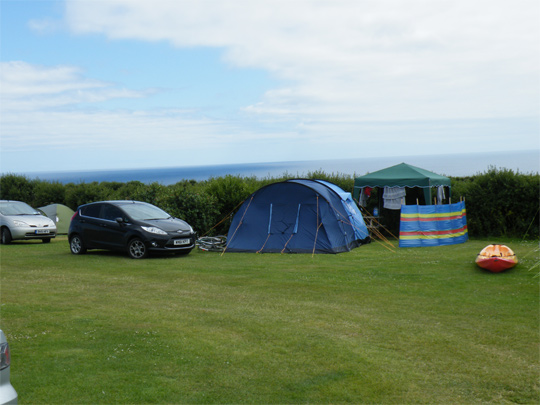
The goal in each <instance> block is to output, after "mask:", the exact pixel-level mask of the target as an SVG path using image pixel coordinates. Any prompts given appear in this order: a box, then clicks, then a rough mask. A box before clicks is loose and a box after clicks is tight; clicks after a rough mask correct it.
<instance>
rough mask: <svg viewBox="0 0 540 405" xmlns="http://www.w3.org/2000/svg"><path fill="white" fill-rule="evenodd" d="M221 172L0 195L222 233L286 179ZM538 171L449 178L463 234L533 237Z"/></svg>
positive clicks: (12, 185)
mask: <svg viewBox="0 0 540 405" xmlns="http://www.w3.org/2000/svg"><path fill="white" fill-rule="evenodd" d="M292 177H293V176H289V175H287V174H285V175H284V176H282V177H280V178H263V179H258V178H255V177H238V176H230V175H228V176H224V177H217V178H211V179H209V180H205V181H199V182H197V181H194V180H190V181H182V182H179V183H176V184H174V185H170V186H164V185H162V184H159V183H157V182H155V183H151V184H143V183H141V182H138V181H130V182H127V183H121V182H100V183H98V182H92V183H79V184H74V183H69V184H65V185H64V184H61V183H58V182H49V181H43V180H39V179H28V178H27V177H25V176H19V175H14V174H6V175H2V176H1V177H0V199H11V200H19V201H25V202H27V203H28V204H30V205H32V206H33V207H41V206H44V205H48V204H51V203H62V204H65V205H67V206H68V207H70V208H72V209H76V208H77V207H78V206H79V205H81V204H85V203H89V202H93V201H101V200H119V199H133V200H139V201H146V202H149V203H152V204H155V205H158V206H159V207H161V208H163V209H165V210H166V211H167V212H169V213H170V214H171V215H174V216H177V217H180V218H183V219H185V220H186V221H188V222H189V223H190V224H191V225H192V226H193V227H194V228H195V229H196V230H197V231H198V232H199V234H201V235H202V234H206V233H209V234H224V233H226V232H227V229H228V226H229V223H230V217H231V214H232V213H234V212H235V210H236V209H237V208H238V207H239V205H240V204H241V203H242V202H243V201H244V200H245V199H246V198H247V197H248V196H249V195H251V193H253V192H255V191H256V190H258V189H259V188H261V187H262V186H265V185H267V184H270V183H274V182H277V181H282V180H285V179H287V178H292ZM307 177H308V178H312V179H315V178H317V179H323V180H327V181H330V182H332V183H334V184H337V185H338V186H340V187H341V188H342V189H344V190H348V191H352V189H353V185H354V178H353V177H352V176H345V175H341V174H333V173H332V174H326V173H324V172H322V171H317V172H313V173H308V176H307ZM539 187H540V176H539V175H538V174H521V173H515V172H513V171H512V170H507V169H497V168H490V169H489V170H488V171H487V172H485V173H481V174H477V175H475V176H470V177H456V178H452V200H453V201H458V200H459V198H460V197H463V198H465V200H466V207H467V222H468V226H469V234H470V235H471V236H479V237H499V236H503V237H518V238H533V239H537V238H538V237H539V229H540V220H539V212H538V210H539V206H540V196H539V190H540V188H539Z"/></svg>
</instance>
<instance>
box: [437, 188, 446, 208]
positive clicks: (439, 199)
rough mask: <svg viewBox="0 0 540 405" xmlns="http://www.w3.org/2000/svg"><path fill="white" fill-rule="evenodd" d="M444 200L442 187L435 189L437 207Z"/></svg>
mask: <svg viewBox="0 0 540 405" xmlns="http://www.w3.org/2000/svg"><path fill="white" fill-rule="evenodd" d="M445 198H446V197H445V195H444V186H439V187H437V205H439V204H442V203H443V200H444V199H445Z"/></svg>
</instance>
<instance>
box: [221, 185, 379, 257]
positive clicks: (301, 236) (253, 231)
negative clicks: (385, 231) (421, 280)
mask: <svg viewBox="0 0 540 405" xmlns="http://www.w3.org/2000/svg"><path fill="white" fill-rule="evenodd" d="M369 241H370V238H369V233H368V230H367V228H366V225H365V223H364V220H363V218H362V214H361V213H360V211H359V209H358V207H357V206H356V204H355V203H354V201H353V199H352V196H351V194H350V193H346V192H345V191H343V190H342V189H341V188H339V187H338V186H336V185H334V184H332V183H328V182H326V181H321V180H304V179H293V180H286V181H283V182H279V183H273V184H270V185H267V186H265V187H262V188H261V189H259V190H257V191H256V192H255V193H253V194H252V195H251V196H250V197H249V198H248V199H246V201H244V203H243V204H242V206H241V207H240V209H239V210H238V212H237V213H236V214H235V216H234V218H233V221H232V224H231V226H230V228H229V233H228V235H227V247H226V249H225V250H226V251H227V252H260V253H279V252H281V253H341V252H348V251H350V250H351V249H353V248H355V247H357V246H359V245H361V244H363V243H368V242H369Z"/></svg>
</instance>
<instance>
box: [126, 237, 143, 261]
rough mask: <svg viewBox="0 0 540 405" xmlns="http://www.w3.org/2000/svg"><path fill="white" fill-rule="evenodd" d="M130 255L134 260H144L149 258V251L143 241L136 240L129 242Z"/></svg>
mask: <svg viewBox="0 0 540 405" xmlns="http://www.w3.org/2000/svg"><path fill="white" fill-rule="evenodd" d="M128 253H129V256H130V257H131V258H132V259H144V258H145V257H146V256H148V249H147V248H146V245H145V244H144V242H143V241H142V240H140V239H139V238H135V239H131V240H130V241H129V244H128Z"/></svg>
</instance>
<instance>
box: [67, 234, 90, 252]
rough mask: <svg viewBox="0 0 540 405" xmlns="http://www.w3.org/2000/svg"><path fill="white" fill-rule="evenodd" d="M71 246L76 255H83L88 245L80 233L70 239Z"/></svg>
mask: <svg viewBox="0 0 540 405" xmlns="http://www.w3.org/2000/svg"><path fill="white" fill-rule="evenodd" d="M69 248H70V249H71V253H73V254H74V255H82V254H84V253H86V247H85V246H84V242H83V241H82V239H81V237H80V236H79V235H74V236H72V237H71V239H70V240H69Z"/></svg>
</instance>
